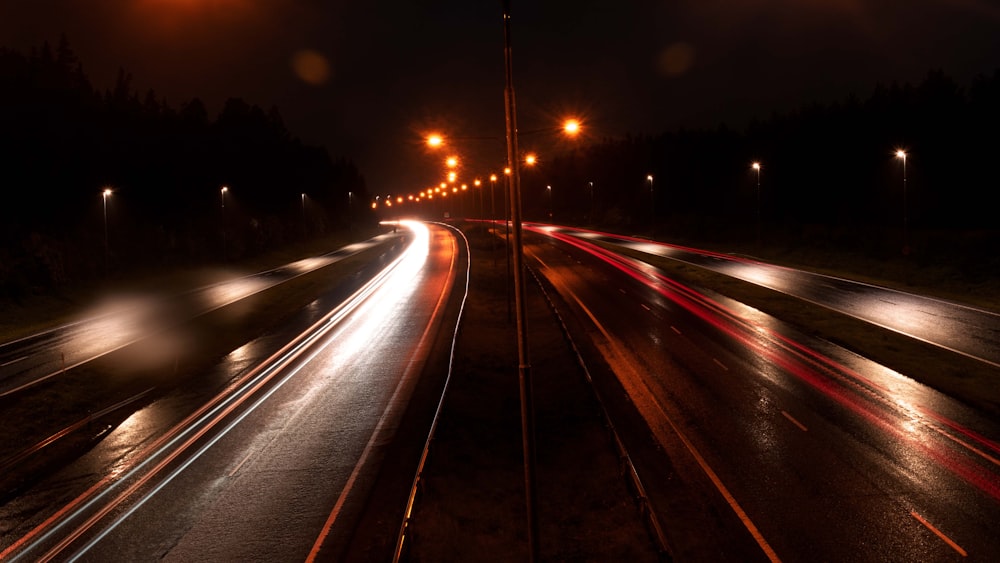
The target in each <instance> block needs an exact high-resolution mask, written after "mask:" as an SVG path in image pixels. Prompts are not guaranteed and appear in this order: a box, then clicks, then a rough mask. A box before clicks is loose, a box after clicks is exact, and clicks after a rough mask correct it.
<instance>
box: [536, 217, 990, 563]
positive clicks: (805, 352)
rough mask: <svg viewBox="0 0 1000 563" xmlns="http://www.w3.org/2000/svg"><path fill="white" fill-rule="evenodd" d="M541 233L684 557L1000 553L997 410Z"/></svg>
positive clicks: (933, 557)
mask: <svg viewBox="0 0 1000 563" xmlns="http://www.w3.org/2000/svg"><path fill="white" fill-rule="evenodd" d="M528 231H529V236H528V238H527V240H528V241H529V245H528V248H527V252H528V255H529V257H530V258H531V260H532V261H531V263H532V264H533V265H534V266H533V267H535V268H537V270H538V272H539V273H540V274H541V275H542V276H544V277H545V278H546V279H547V280H549V282H550V283H551V284H552V285H553V287H554V288H555V290H556V292H557V293H558V294H559V296H560V297H561V300H562V301H563V302H564V306H565V307H566V308H567V309H568V310H569V311H571V315H569V316H570V317H572V318H573V319H575V321H574V322H575V323H576V325H577V326H579V327H581V329H580V330H581V331H582V332H583V333H584V334H585V337H586V340H587V341H588V342H589V343H590V344H589V346H590V348H591V356H592V357H591V358H590V360H591V362H593V363H594V364H595V365H596V364H598V363H604V364H606V365H607V366H608V374H609V375H610V376H611V377H613V378H614V379H615V383H614V385H617V388H618V389H620V391H621V392H622V393H624V394H625V395H626V396H627V397H628V399H629V401H628V402H629V403H630V405H626V407H622V408H623V409H625V410H628V409H633V410H634V411H636V412H637V413H638V418H639V419H640V420H641V422H642V423H643V424H644V425H645V429H646V432H648V436H651V438H649V439H648V440H644V438H643V432H642V431H641V430H642V428H632V431H631V432H630V433H629V436H628V437H627V441H628V442H629V448H630V451H631V452H632V454H633V457H634V458H638V459H640V460H642V463H641V464H640V468H639V471H640V474H641V475H640V476H641V478H642V479H643V482H644V483H645V484H646V486H647V488H648V489H649V494H650V496H651V497H652V499H653V502H654V505H655V506H656V507H657V510H658V511H659V516H660V518H661V519H662V521H663V522H664V528H665V530H666V531H667V534H668V536H669V538H668V539H669V541H670V542H671V544H672V549H673V551H674V556H675V559H676V560H678V561H685V560H690V561H704V560H712V561H754V560H760V561H767V560H771V561H817V560H826V561H951V560H960V559H965V560H973V561H995V560H997V559H998V557H1000V536H998V535H997V534H996V533H995V522H997V521H998V519H1000V444H998V438H1000V426H998V424H997V422H996V421H995V420H992V419H991V418H989V417H986V416H983V415H982V414H980V413H978V412H975V411H973V410H971V409H970V408H969V407H967V406H965V405H964V404H962V403H959V402H957V401H954V400H952V399H950V398H949V397H946V396H944V395H942V394H940V393H938V392H937V391H935V390H933V389H930V388H928V387H926V386H923V385H921V384H919V383H917V382H915V381H914V380H912V379H910V378H908V377H906V375H905V374H899V373H896V372H894V371H892V370H889V369H887V368H885V367H884V366H881V365H879V364H877V363H874V362H872V361H870V360H867V359H865V358H862V357H858V356H857V355H855V354H853V353H851V352H848V351H846V350H844V349H842V348H839V347H837V346H835V345H833V344H831V343H829V342H826V341H820V340H817V339H815V338H811V337H809V336H807V335H804V334H802V333H800V332H798V331H796V330H795V329H794V328H793V327H791V326H788V325H786V324H785V323H782V321H781V320H780V319H777V318H774V317H770V316H768V315H765V314H763V313H761V312H760V311H758V310H755V309H752V308H750V307H747V306H744V305H743V304H741V303H738V302H735V301H733V300H731V299H727V298H725V297H722V296H720V295H717V294H713V293H710V292H707V291H703V290H699V289H697V288H690V287H685V286H682V285H680V284H677V283H676V282H674V281H673V280H671V279H668V278H666V277H665V276H663V275H662V273H660V272H659V271H658V270H657V269H655V268H653V267H651V266H649V265H648V264H645V263H643V262H640V261H636V260H633V259H630V258H625V257H622V256H620V255H618V254H616V253H614V252H610V251H606V250H604V249H602V248H600V247H598V246H596V245H592V244H589V243H588V242H587V240H586V238H585V237H581V236H579V235H578V234H573V236H567V234H566V233H565V232H563V231H562V230H561V229H550V228H545V227H535V226H532V227H529V229H528ZM720 261H721V260H720ZM604 385H608V384H607V383H606V382H605V383H604ZM613 416H617V417H618V418H619V419H622V418H627V416H628V413H627V412H626V413H624V414H623V413H622V412H618V413H617V414H613ZM616 424H619V423H618V422H616ZM621 426H624V424H621Z"/></svg>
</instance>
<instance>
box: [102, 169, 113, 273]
mask: <svg viewBox="0 0 1000 563" xmlns="http://www.w3.org/2000/svg"><path fill="white" fill-rule="evenodd" d="M110 196H111V188H110V187H105V188H104V191H102V192H101V200H102V201H103V203H104V273H105V274H107V272H108V269H109V259H108V255H109V254H110V252H109V251H108V197H110Z"/></svg>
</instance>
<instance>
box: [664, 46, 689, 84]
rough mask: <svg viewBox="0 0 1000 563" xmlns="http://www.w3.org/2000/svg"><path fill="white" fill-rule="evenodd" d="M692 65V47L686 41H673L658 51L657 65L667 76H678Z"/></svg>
mask: <svg viewBox="0 0 1000 563" xmlns="http://www.w3.org/2000/svg"><path fill="white" fill-rule="evenodd" d="M692 66H694V47H693V46H692V45H690V44H688V43H674V44H673V45H670V46H668V47H667V48H666V49H664V50H663V51H661V52H660V56H659V59H658V60H657V67H658V68H659V70H660V72H662V73H663V74H665V75H667V76H680V75H682V74H684V73H686V72H687V71H689V70H691V67H692Z"/></svg>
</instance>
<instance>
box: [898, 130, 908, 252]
mask: <svg viewBox="0 0 1000 563" xmlns="http://www.w3.org/2000/svg"><path fill="white" fill-rule="evenodd" d="M896 158H898V159H900V160H902V161H903V254H909V252H910V241H909V235H908V234H907V232H906V227H907V224H906V223H907V213H906V151H904V150H903V149H899V150H897V151H896Z"/></svg>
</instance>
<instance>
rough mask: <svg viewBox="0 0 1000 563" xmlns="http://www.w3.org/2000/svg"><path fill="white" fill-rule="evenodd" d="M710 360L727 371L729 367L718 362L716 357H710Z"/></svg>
mask: <svg viewBox="0 0 1000 563" xmlns="http://www.w3.org/2000/svg"><path fill="white" fill-rule="evenodd" d="M712 361H713V362H715V363H716V364H718V365H719V367H720V368H722V369H724V370H726V371H729V368H727V367H726V364H724V363H722V362H720V361H719V360H718V359H717V358H712Z"/></svg>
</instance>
